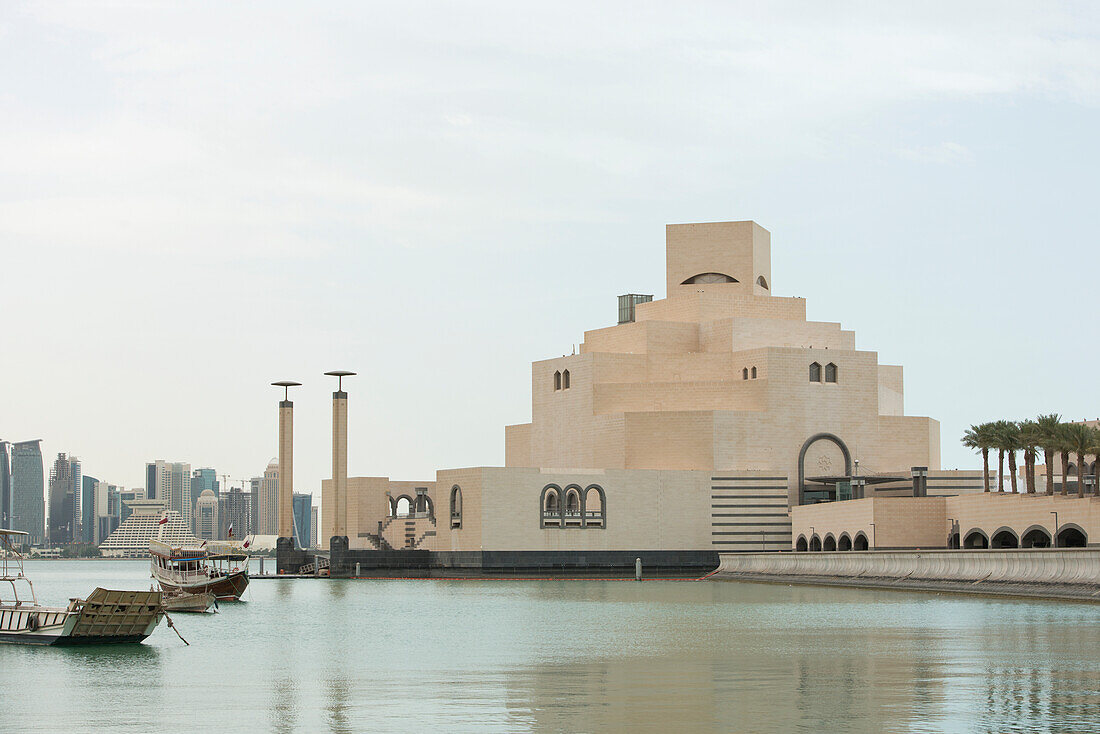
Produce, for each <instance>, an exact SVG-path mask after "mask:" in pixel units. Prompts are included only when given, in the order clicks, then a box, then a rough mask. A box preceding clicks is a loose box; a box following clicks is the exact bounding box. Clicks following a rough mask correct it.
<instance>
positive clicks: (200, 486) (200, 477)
mask: <svg viewBox="0 0 1100 734" xmlns="http://www.w3.org/2000/svg"><path fill="white" fill-rule="evenodd" d="M208 489H209V490H210V491H211V492H213V493H214V496H215V497H218V496H219V490H220V487H219V486H218V478H217V473H216V472H215V471H214V470H213V469H211V468H209V467H203V468H202V469H196V470H195V471H194V472H192V473H191V496H190V499H189V507H190V508H191V509H192V510H194V508H195V507H196V506H197V503H198V501H199V497H201V496H202V493H203V492H205V491H206V490H208ZM197 517H198V515H194V514H192V519H193V520H194V519H195V518H197ZM195 537H196V538H201V537H203V536H201V535H199V534H198V528H197V526H196V528H195Z"/></svg>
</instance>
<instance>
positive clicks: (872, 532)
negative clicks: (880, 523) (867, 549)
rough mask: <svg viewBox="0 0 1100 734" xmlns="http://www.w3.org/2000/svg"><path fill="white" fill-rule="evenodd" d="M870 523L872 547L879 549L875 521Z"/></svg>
mask: <svg viewBox="0 0 1100 734" xmlns="http://www.w3.org/2000/svg"><path fill="white" fill-rule="evenodd" d="M868 524H869V525H870V526H871V547H872V548H874V549H875V550H878V539H877V537H876V535H875V524H874V523H873V522H872V523H868Z"/></svg>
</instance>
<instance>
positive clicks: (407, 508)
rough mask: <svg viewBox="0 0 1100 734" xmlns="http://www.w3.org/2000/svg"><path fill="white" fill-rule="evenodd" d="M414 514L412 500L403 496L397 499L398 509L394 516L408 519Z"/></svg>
mask: <svg viewBox="0 0 1100 734" xmlns="http://www.w3.org/2000/svg"><path fill="white" fill-rule="evenodd" d="M411 513H412V500H411V499H409V498H408V497H405V496H404V495H402V496H401V497H398V498H397V509H396V510H395V512H394V514H395V515H397V517H408V516H409V515H410V514H411Z"/></svg>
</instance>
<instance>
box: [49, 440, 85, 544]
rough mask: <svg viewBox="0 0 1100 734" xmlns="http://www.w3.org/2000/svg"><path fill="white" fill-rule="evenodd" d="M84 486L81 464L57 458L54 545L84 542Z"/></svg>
mask: <svg viewBox="0 0 1100 734" xmlns="http://www.w3.org/2000/svg"><path fill="white" fill-rule="evenodd" d="M82 492H83V483H82V482H81V477H80V460H79V459H78V458H76V457H75V456H67V455H65V454H64V453H60V454H58V455H57V458H56V459H55V460H54V462H53V467H52V468H51V469H50V516H49V525H48V528H49V532H48V533H47V535H48V537H49V541H50V545H61V544H64V543H72V542H73V541H75V540H78V539H79V538H80V497H81V494H82Z"/></svg>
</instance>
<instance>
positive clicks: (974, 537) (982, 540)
mask: <svg viewBox="0 0 1100 734" xmlns="http://www.w3.org/2000/svg"><path fill="white" fill-rule="evenodd" d="M988 547H989V538H987V537H986V536H985V533H983V532H982V531H981V530H978V529H977V528H975V529H973V530H971V531H970V532H969V533H967V534H966V537H964V538H963V548H988Z"/></svg>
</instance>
